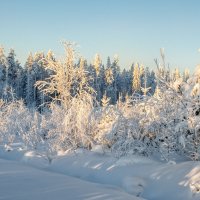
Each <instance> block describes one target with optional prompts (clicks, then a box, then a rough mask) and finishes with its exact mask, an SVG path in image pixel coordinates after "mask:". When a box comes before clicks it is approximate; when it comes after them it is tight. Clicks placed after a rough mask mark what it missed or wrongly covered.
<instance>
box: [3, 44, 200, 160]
mask: <svg viewBox="0 0 200 200" xmlns="http://www.w3.org/2000/svg"><path fill="white" fill-rule="evenodd" d="M10 57H12V56H10ZM0 58H1V59H0V63H1V64H0V68H1V83H2V84H1V85H2V88H1V101H0V117H1V121H0V140H1V144H4V145H6V146H9V145H11V144H13V143H20V144H21V146H22V147H23V148H24V149H28V150H35V151H37V152H38V153H40V154H42V155H45V156H46V158H48V160H49V162H51V160H52V159H53V158H54V156H56V154H57V153H58V152H59V151H67V150H74V149H77V148H87V149H92V148H94V147H95V146H96V145H100V146H101V147H102V149H103V151H109V152H112V153H114V155H115V156H117V157H120V156H124V155H130V154H139V155H144V156H151V155H156V156H159V157H160V158H162V159H164V160H166V161H168V160H170V159H175V158H176V157H177V156H181V157H184V158H188V159H192V160H200V125H199V124H200V117H199V116H200V101H199V97H200V96H199V95H200V67H197V69H196V71H195V73H194V74H193V75H192V76H191V77H190V76H189V73H188V71H185V73H184V75H181V74H180V73H179V72H178V70H175V72H170V70H169V69H168V68H167V67H166V66H165V57H164V53H163V51H161V58H162V59H161V64H160V63H159V62H158V61H157V60H155V62H156V65H157V71H156V73H155V77H154V79H153V81H152V83H154V84H153V85H150V84H149V79H148V77H149V71H148V68H144V67H142V66H141V65H139V64H137V63H136V64H135V65H134V66H133V68H132V81H130V80H131V79H129V83H128V82H127V83H126V89H127V88H131V89H130V91H128V90H127V91H126V90H122V88H123V82H120V84H119V82H117V80H118V79H119V80H120V81H122V80H121V79H120V77H121V76H122V74H123V73H120V72H119V71H118V72H117V70H116V71H115V70H114V69H117V68H118V60H117V58H115V60H114V62H113V63H112V64H110V62H108V64H107V68H106V69H105V70H104V71H103V72H102V69H103V65H102V63H101V59H100V56H99V55H96V56H95V62H94V64H93V65H89V66H88V65H86V61H85V60H84V59H83V58H79V57H78V56H77V55H76V51H75V48H74V46H73V45H72V44H70V43H66V44H65V57H64V59H63V60H62V61H58V60H56V59H55V58H54V56H53V54H52V52H51V53H50V52H49V53H48V54H47V56H45V57H44V56H42V57H40V56H38V61H37V63H36V62H35V58H34V59H33V58H31V57H29V59H28V61H27V63H26V67H25V68H21V67H18V68H17V69H15V68H14V66H16V62H15V64H13V65H11V62H8V59H7V58H6V57H3V56H2V51H1V54H0ZM10 60H12V59H10ZM2 63H4V64H2ZM30 63H32V64H31V65H30ZM18 66H20V65H18ZM31 66H32V68H31ZM36 66H37V67H36ZM41 66H42V67H41ZM114 66H115V68H114ZM11 69H12V70H13V71H14V72H15V73H14V72H13V71H12V70H11ZM14 69H15V70H14ZM33 69H34V70H36V69H37V70H38V71H40V72H42V73H41V74H40V73H38V71H37V73H36V71H33ZM11 72H12V73H11ZM21 72H24V73H21ZM101 73H103V74H104V83H103V84H104V86H105V87H104V90H103V89H102V85H101V84H99V83H100V79H101V78H100V77H101V76H102V74H101ZM9 74H12V76H11V75H10V77H12V78H10V79H9ZM153 74H154V73H153ZM13 75H15V76H14V77H13ZM151 78H152V77H151ZM11 79H12V81H11ZM126 81H127V80H126ZM25 83H26V84H25ZM118 84H119V85H118ZM152 87H154V88H153V89H152ZM21 88H25V92H22V91H21ZM105 88H106V89H105ZM119 88H120V89H121V92H119ZM17 97H18V98H17ZM19 97H22V100H19ZM23 99H24V100H23Z"/></svg>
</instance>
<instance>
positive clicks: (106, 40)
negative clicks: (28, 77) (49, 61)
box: [0, 0, 200, 69]
mask: <svg viewBox="0 0 200 200" xmlns="http://www.w3.org/2000/svg"><path fill="white" fill-rule="evenodd" d="M64 39H65V40H67V41H75V42H77V43H78V44H79V45H80V47H79V51H80V53H81V55H83V56H84V57H85V58H87V59H88V60H89V61H91V60H92V59H93V57H94V54H95V53H99V54H100V55H101V56H102V58H103V59H104V60H106V57H107V56H110V57H111V58H112V57H113V55H114V54H118V55H119V58H120V65H121V67H125V68H128V67H130V64H131V63H132V62H140V63H143V64H144V65H146V66H149V67H154V66H155V64H154V61H153V60H154V58H156V57H159V49H160V48H161V47H163V48H164V49H165V53H166V60H167V61H168V62H169V63H170V65H171V66H172V67H179V69H183V68H185V67H188V68H190V69H194V67H195V66H196V65H197V64H198V63H200V53H199V52H198V49H199V48H200V1H199V0H48V1H47V0H32V1H31V0H0V44H1V45H2V46H4V47H5V49H6V50H7V51H8V49H9V48H11V47H12V48H14V49H15V51H16V54H17V58H18V59H19V60H20V62H21V63H24V61H25V59H26V57H27V55H28V53H29V52H30V51H32V52H35V51H45V52H47V50H48V49H52V50H53V51H54V52H55V53H56V54H58V55H61V54H62V52H63V49H62V45H61V44H60V41H61V40H64Z"/></svg>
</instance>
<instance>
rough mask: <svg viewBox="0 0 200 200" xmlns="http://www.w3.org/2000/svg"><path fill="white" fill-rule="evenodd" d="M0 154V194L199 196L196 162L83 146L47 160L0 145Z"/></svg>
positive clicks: (187, 199)
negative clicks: (116, 153)
mask: <svg viewBox="0 0 200 200" xmlns="http://www.w3.org/2000/svg"><path fill="white" fill-rule="evenodd" d="M0 158H2V159H1V160H0V199H14V200H17V199H45V198H46V199H88V200H89V199H90V200H92V199H140V200H141V199H150V200H160V199H162V200H165V199H166V200H168V199H170V200H173V199H174V200H179V199H180V200H182V199H184V200H193V199H194V200H199V199H200V191H199V190H200V162H180V163H174V162H169V163H161V162H157V161H154V160H153V159H149V158H144V157H138V156H131V157H124V158H121V159H116V158H113V157H111V156H109V155H105V154H102V153H99V152H89V151H85V150H78V151H76V152H75V153H68V154H62V155H60V156H58V157H57V158H55V159H54V160H53V161H52V163H51V164H49V163H48V161H47V160H46V159H44V157H42V156H40V155H37V154H36V153H35V152H24V151H21V152H20V151H16V150H13V151H9V152H6V151H5V150H2V149H1V151H0ZM136 196H138V197H136Z"/></svg>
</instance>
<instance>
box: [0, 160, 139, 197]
mask: <svg viewBox="0 0 200 200" xmlns="http://www.w3.org/2000/svg"><path fill="white" fill-rule="evenodd" d="M0 166H1V167H0V199H4V200H23V199H24V200H36V199H37V200H40V199H41V200H44V199H48V200H55V199H56V200H57V199H58V200H61V199H63V200H64V199H65V200H66V199H69V200H70V199H80V200H82V199H85V200H86V199H87V200H104V199H105V200H111V199H117V200H120V199H121V200H124V199H127V200H128V199H130V200H142V199H141V198H137V197H133V196H132V195H129V194H126V193H125V192H123V191H121V190H120V189H119V188H115V187H111V186H106V185H100V184H94V183H89V182H86V181H82V180H80V179H76V178H72V177H69V176H66V175H61V174H57V173H52V172H48V171H44V170H39V169H35V168H32V167H28V166H24V165H23V164H21V163H19V162H14V161H6V160H2V159H0Z"/></svg>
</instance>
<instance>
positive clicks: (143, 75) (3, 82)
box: [0, 47, 189, 109]
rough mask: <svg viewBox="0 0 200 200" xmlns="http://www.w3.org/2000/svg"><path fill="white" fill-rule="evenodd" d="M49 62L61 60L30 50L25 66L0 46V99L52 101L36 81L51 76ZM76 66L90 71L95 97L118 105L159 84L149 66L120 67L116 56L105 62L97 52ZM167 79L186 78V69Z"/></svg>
mask: <svg viewBox="0 0 200 200" xmlns="http://www.w3.org/2000/svg"><path fill="white" fill-rule="evenodd" d="M49 62H53V63H56V62H59V61H58V60H57V58H56V57H55V56H54V53H53V52H52V51H48V53H47V54H45V53H43V52H36V53H35V54H32V53H30V54H29V56H28V58H27V60H26V63H25V65H24V66H22V65H21V64H20V62H19V61H18V60H17V59H16V54H15V51H14V50H13V49H11V50H10V51H9V53H8V54H7V55H6V54H5V51H4V49H3V48H2V47H1V48H0V98H1V99H4V100H6V101H10V100H12V99H13V98H17V99H23V100H24V102H25V104H26V105H27V106H28V107H37V108H39V109H42V107H43V106H44V105H45V104H46V103H49V101H51V98H50V97H49V96H46V95H45V94H44V92H41V91H40V90H39V89H38V88H37V87H35V84H36V82H37V81H43V80H45V79H47V78H49V77H50V75H51V74H52V71H51V70H45V67H46V66H47V64H48V63H49ZM74 67H75V68H80V67H83V68H84V70H85V71H86V72H87V81H88V83H89V85H90V86H91V87H92V88H93V89H94V91H95V92H96V95H95V98H96V100H97V102H99V103H101V99H102V98H103V96H104V95H106V96H107V97H108V98H110V104H116V102H117V101H118V100H119V99H121V100H122V101H124V100H125V97H126V96H131V95H133V94H139V95H153V94H154V92H155V89H156V86H157V82H158V81H157V80H156V73H155V72H154V71H153V70H150V69H149V68H148V67H144V66H143V65H140V64H137V63H133V64H132V66H130V69H124V68H122V67H120V66H119V59H118V57H117V56H115V57H114V59H113V60H111V59H110V57H108V58H107V63H106V64H103V63H102V61H101V57H100V55H98V54H96V55H95V57H94V61H93V63H89V62H88V61H87V60H85V59H83V58H80V59H78V60H77V61H76V62H75V63H74ZM168 76H169V77H168V81H170V80H172V79H173V80H174V79H178V78H180V77H182V76H183V77H184V79H187V78H188V77H189V74H188V72H187V71H185V72H184V74H183V75H181V74H180V72H179V71H178V70H177V69H176V70H175V71H174V72H169V74H168Z"/></svg>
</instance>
